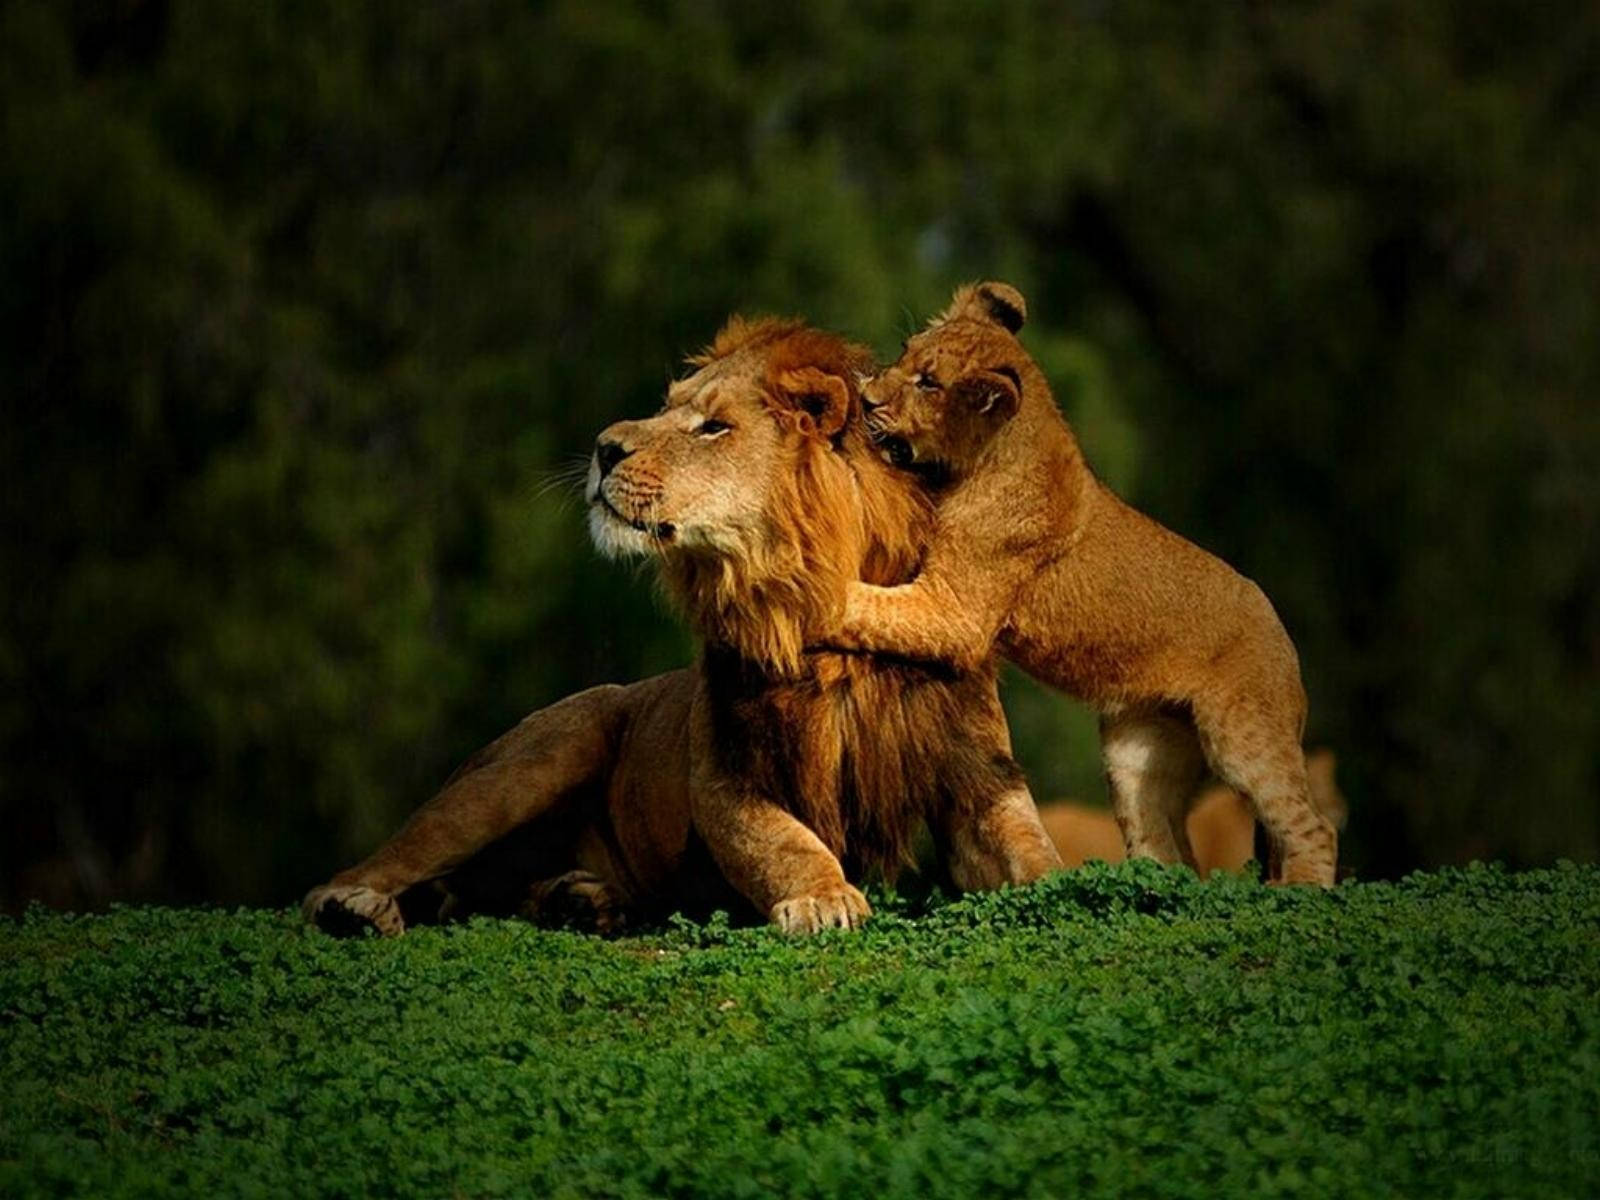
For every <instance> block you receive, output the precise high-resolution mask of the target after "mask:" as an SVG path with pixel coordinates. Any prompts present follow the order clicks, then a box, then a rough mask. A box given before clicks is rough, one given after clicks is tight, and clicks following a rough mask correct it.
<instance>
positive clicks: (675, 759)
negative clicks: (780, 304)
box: [305, 319, 1060, 933]
mask: <svg viewBox="0 0 1600 1200" xmlns="http://www.w3.org/2000/svg"><path fill="white" fill-rule="evenodd" d="M692 364H693V365H694V366H695V367H696V368H697V369H696V370H695V371H694V372H693V374H691V375H690V376H689V377H688V378H686V379H683V380H680V381H679V382H676V383H674V384H673V385H672V386H671V387H670V389H669V390H668V394H667V404H666V407H665V408H664V409H663V410H662V411H661V412H660V413H659V414H657V415H656V416H654V417H651V418H649V419H647V420H643V421H625V422H622V423H620V424H617V425H613V426H612V427H611V428H609V429H607V430H606V431H605V432H603V433H602V434H601V436H600V439H599V442H598V443H597V445H596V449H595V457H594V461H593V463H592V465H591V468H590V473H589V481H588V499H589V504H590V526H591V532H592V534H593V537H594V540H595V542H596V544H597V545H598V546H599V547H600V549H601V550H602V551H605V552H607V553H612V554H646V555H650V556H653V557H654V558H655V559H656V560H657V563H658V565H659V567H660V570H661V573H662V576H663V579H664V582H665V583H666V586H667V588H668V590H669V591H670V592H671V593H672V594H673V595H674V596H675V597H676V599H677V601H678V602H679V604H680V605H681V606H682V608H683V609H684V611H685V613H686V614H687V615H688V617H689V619H690V620H691V621H692V622H693V623H694V625H695V626H696V628H697V629H698V631H699V632H700V633H701V634H702V636H703V637H704V639H705V648H704V651H703V653H702V655H701V657H700V660H699V662H698V663H697V664H696V666H695V667H694V668H693V669H691V670H686V671H678V672H674V673H673V674H670V675H664V676H660V677H658V678H655V679H651V680H646V681H645V682H643V683H637V684H633V685H631V686H627V687H603V688H595V689H592V690H590V691H587V692H583V693H581V694H579V695H577V696H573V697H570V698H569V699H566V700H563V701H561V702H560V703H559V704H555V705H552V706H551V707H549V708H547V709H544V710H542V711H540V712H537V713H535V714H533V715H532V716H530V717H529V718H527V720H525V721H524V722H523V723H522V724H521V725H519V726H518V727H517V728H516V729H514V730H512V731H511V732H510V733H508V734H506V735H505V736H504V737H503V738H501V739H500V740H499V741H497V742H495V743H494V744H493V745H491V746H489V747H488V748H487V749H485V750H484V751H482V752H481V753H480V754H479V755H477V756H476V757H475V758H474V759H473V760H472V761H470V762H469V763H467V764H466V765H465V766H464V767H463V768H462V769H461V770H460V771H459V772H457V774H456V775H455V776H454V777H453V778H452V779H451V780H450V781H449V782H448V783H447V784H446V785H445V788H444V790H443V791H441V792H440V793H439V794H438V795H437V796H435V797H434V798H433V799H432V800H431V801H429V802H428V803H427V804H426V805H424V806H423V807H422V808H421V809H420V810H418V812H417V813H416V814H415V815H413V817H412V818H411V820H410V821H409V822H408V823H407V824H406V825H405V827H404V828H402V829H401V830H400V832H399V833H398V834H396V835H395V837H394V838H392V839H391V840H390V841H389V842H388V843H386V844H385V845H384V846H382V847H380V848H379V849H378V850H377V852H376V853H374V854H373V855H372V856H371V857H370V858H368V859H367V860H366V861H365V862H363V863H361V864H360V865H358V866H356V867H354V868H352V869H350V870H348V871H345V872H342V873H341V874H340V875H338V876H336V877H335V878H334V879H333V880H332V881H331V882H330V883H329V884H328V885H327V886H325V887H322V888H318V889H316V890H315V891H313V892H312V893H311V894H310V895H309V896H308V897H307V899H306V906H305V907H306V912H307V914H308V916H309V917H311V919H313V920H315V921H316V922H317V923H318V924H320V925H322V926H323V927H324V928H330V929H333V930H335V931H342V930H346V929H354V928H358V927H362V926H371V927H374V928H376V929H378V930H379V931H380V932H383V933H398V932H400V931H402V930H403V929H404V928H405V926H406V923H407V921H408V919H410V917H412V916H414V915H415V914H417V913H419V912H420V913H424V914H425V915H438V913H439V912H440V911H441V909H448V910H453V911H456V912H464V911H469V910H472V909H489V910H496V911H510V910H515V909H519V908H520V909H522V910H524V911H536V912H540V913H546V914H548V913H549V912H551V911H552V910H555V911H563V910H566V909H568V908H571V907H577V908H578V909H580V910H584V911H587V912H589V913H591V914H592V916H593V919H594V923H595V924H596V925H598V926H606V925H611V924H614V923H615V922H616V921H617V920H618V919H619V918H620V916H621V915H622V914H623V913H624V912H629V911H632V912H638V911H640V910H644V911H652V910H653V911H660V910H672V909H686V910H691V911H693V910H699V911H704V910H707V909H709V908H711V907H714V906H724V907H728V906H738V905H740V904H743V903H748V904H749V905H750V906H752V907H753V908H754V910H755V911H756V912H757V913H760V914H762V915H764V916H766V917H767V918H768V919H770V920H771V921H773V922H774V923H776V924H777V925H779V926H780V927H782V928H783V929H785V930H790V931H798V932H808V931H812V930H816V929H820V928H824V927H827V926H839V927H852V926H854V925H856V924H858V923H859V922H860V921H861V920H862V919H863V918H864V917H866V915H867V914H868V911H869V910H868V906H867V901H866V900H865V898H864V897H863V896H862V895H861V893H860V892H859V891H858V890H857V889H856V887H855V886H854V884H853V883H852V882H851V880H852V879H854V878H857V877H858V876H859V873H860V872H861V871H863V870H866V869H868V868H872V867H879V868H883V869H885V870H886V871H893V870H894V869H895V867H897V866H898V865H899V864H900V863H901V862H902V861H906V860H908V859H909V855H910V847H911V842H912V835H913V833H914V832H915V829H916V827H917V826H918V825H919V824H920V823H921V822H923V821H924V820H925V821H926V822H927V824H928V825H929V826H930V827H931V829H932V830H933V833H934V836H935V840H936V841H937V843H938V845H939V847H940V849H941V851H942V854H943V858H944V862H945V865H946V867H947V869H948V871H949V873H950V876H951V878H952V880H953V882H954V883H955V884H956V885H957V886H958V887H961V888H968V889H970V888H990V887H998V886H1000V885H1001V884H1004V883H1022V882H1026V881H1029V880H1032V879H1035V878H1037V877H1038V876H1040V875H1042V874H1044V873H1045V872H1047V871H1049V870H1052V869H1055V868H1056V867H1058V866H1059V865H1060V859H1059V858H1058V857H1057V855H1056V853H1055V850H1054V849H1053V848H1052V846H1051V844H1050V842H1049V839H1048V838H1046V837H1045V835H1044V831H1043V830H1042V829H1041V828H1040V826H1039V822H1038V816H1037V814H1036V813H1035V811H1034V808H1033V803H1032V800H1031V798H1030V797H1029V795H1028V791H1027V787H1026V785H1025V784H1024V783H1023V781H1022V777H1021V773H1020V771H1018V770H1017V768H1016V766H1015V764H1014V763H1013V762H1012V760H1011V756H1010V750H1011V747H1010V742H1009V737H1008V734H1007V731H1006V725H1005V719H1004V715H1003V713H1002V712H1001V710H1000V705H999V700H998V697H997V695H996V691H995V681H994V673H993V669H992V668H991V667H989V666H987V665H981V666H979V667H978V668H977V669H976V670H974V671H971V672H967V673H952V672H951V671H950V670H948V669H947V668H945V667H943V666H939V665H929V664H915V663H908V662H905V661H904V660H894V659H877V658H872V657H867V656H862V655H858V654H841V653H837V652H817V653H809V654H808V653H804V652H803V650H804V647H805V646H806V645H807V644H808V642H811V641H815V640H816V639H817V637H818V636H819V635H820V634H821V632H822V631H824V630H825V629H827V628H829V627H831V626H832V625H834V624H835V623H837V621H838V620H839V618H840V615H841V614H842V612H843V608H844V592H845V587H846V585H847V584H848V583H849V582H850V581H852V580H855V579H857V578H866V579H871V580H874V581H876V582H880V583H885V584H888V583H895V582H900V581H903V580H905V579H907V578H909V577H910V576H911V574H912V572H913V571H914V569H915V565H916V563H917V561H918V559H919V558H920V554H921V546H922V543H923V541H924V540H925V538H926V536H927V532H928V530H929V528H930V524H931V508H930V506H929V504H928V503H927V501H926V499H925V498H924V497H922V496H921V495H920V493H919V491H918V489H917V488H915V487H914V486H913V485H912V483H911V481H909V480H908V479H907V478H906V477H905V476H904V475H903V474H901V473H899V472H896V471H893V470H891V469H890V468H889V467H886V466H885V465H884V464H883V463H882V462H881V461H880V460H879V459H878V456H877V455H876V453H874V452H873V450H872V449H871V447H870V446H869V444H868V443H867V440H866V436H865V434H864V432H863V430H862V428H861V425H860V421H859V397H858V393H857V383H856V380H857V378H858V376H859V375H860V374H862V373H864V372H866V371H868V370H870V368H871V359H870V356H869V355H868V354H867V353H866V352H865V351H863V350H861V349H860V348H858V347H854V346H851V345H848V344H847V343H845V342H843V341H841V340H840V339H838V338H835V337H833V336H831V335H828V334H824V333H820V332H818V331H816V330H812V329H809V328H807V327H805V326H804V325H801V324H799V323H797V322H780V321H759V322H744V321H740V320H737V319H736V320H734V321H732V322H730V323H729V325H728V326H727V328H725V329H724V330H723V331H722V333H721V334H720V335H719V336H718V338H717V340H716V342H715V344H714V345H713V346H712V347H711V349H710V350H709V351H707V353H706V354H704V355H702V356H700V357H699V358H697V359H694V360H692ZM535 880H541V881H543V882H540V883H538V884H536V885H534V886H533V887H532V888H531V890H530V886H529V885H530V884H531V883H533V881H535Z"/></svg>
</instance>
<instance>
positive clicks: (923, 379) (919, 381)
mask: <svg viewBox="0 0 1600 1200" xmlns="http://www.w3.org/2000/svg"><path fill="white" fill-rule="evenodd" d="M912 382H913V383H915V384H916V385H917V386H918V387H919V388H921V389H922V390H923V391H925V392H936V391H938V390H939V381H938V380H937V379H935V378H934V377H933V376H932V375H931V374H930V373H929V372H927V371H918V372H917V375H916V378H915V379H913V380H912Z"/></svg>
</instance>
